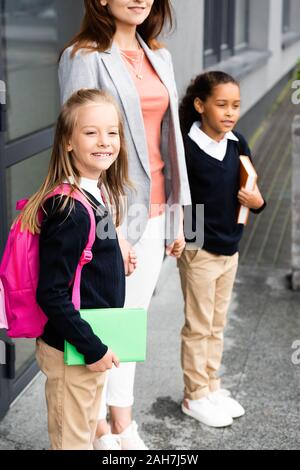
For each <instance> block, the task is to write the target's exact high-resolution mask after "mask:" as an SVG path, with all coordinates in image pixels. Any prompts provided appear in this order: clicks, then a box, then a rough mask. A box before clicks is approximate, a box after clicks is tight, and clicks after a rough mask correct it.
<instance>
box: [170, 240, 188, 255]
mask: <svg viewBox="0 0 300 470" xmlns="http://www.w3.org/2000/svg"><path fill="white" fill-rule="evenodd" d="M185 245H186V243H185V239H184V237H181V238H177V239H176V240H175V241H174V242H173V243H171V245H169V246H167V248H166V254H167V255H168V256H174V257H175V258H180V256H181V255H182V252H183V250H184V248H185Z"/></svg>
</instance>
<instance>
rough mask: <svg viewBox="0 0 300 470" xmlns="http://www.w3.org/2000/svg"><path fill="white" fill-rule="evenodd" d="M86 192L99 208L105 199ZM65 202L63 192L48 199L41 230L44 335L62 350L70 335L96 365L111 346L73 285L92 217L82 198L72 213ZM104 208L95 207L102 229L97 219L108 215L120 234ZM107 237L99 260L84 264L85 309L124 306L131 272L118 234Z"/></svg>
mask: <svg viewBox="0 0 300 470" xmlns="http://www.w3.org/2000/svg"><path fill="white" fill-rule="evenodd" d="M86 194H87V195H88V196H89V198H90V199H91V200H92V201H93V202H94V203H95V205H96V206H97V207H99V202H98V201H97V200H96V199H95V198H94V197H93V196H92V195H91V194H89V193H87V192H86ZM59 205H61V204H59V203H58V198H57V197H56V198H50V199H49V200H47V202H46V203H45V210H46V212H47V216H45V217H44V219H43V223H42V227H41V234H40V271H39V281H38V288H37V301H38V303H39V305H40V307H41V308H42V310H43V311H44V313H45V314H46V316H47V317H48V319H49V321H48V323H47V324H46V327H45V331H44V333H43V335H42V337H41V338H42V340H43V341H45V342H46V343H47V344H48V345H49V346H52V347H53V348H56V349H58V350H60V351H63V350H64V340H67V341H68V342H69V343H71V344H73V345H74V346H76V348H77V349H78V351H79V352H80V353H82V354H83V355H84V357H85V361H86V363H87V364H92V363H94V362H96V361H98V360H99V359H101V358H102V357H103V356H104V355H105V354H106V352H107V349H108V348H107V346H106V345H104V344H103V343H102V342H101V340H100V339H99V338H98V337H97V336H95V335H94V333H93V331H92V329H91V327H90V326H89V324H88V323H87V322H85V321H84V320H82V319H81V317H80V314H79V312H78V311H77V310H76V309H75V308H74V305H73V304H72V285H71V286H70V284H72V281H73V279H74V276H75V272H76V268H77V265H78V262H79V259H80V257H81V254H82V252H83V250H84V248H85V247H86V244H87V240H88V235H89V230H90V217H89V214H88V212H87V210H86V209H85V207H84V206H83V205H82V204H81V203H80V202H79V201H75V209H74V210H73V211H72V212H71V214H70V215H68V213H69V207H68V206H67V207H66V209H65V210H63V211H62V212H61V211H59V210H58V207H59ZM101 209H102V211H101V214H100V211H97V213H96V211H95V210H94V214H95V218H96V231H97V224H98V223H99V222H100V221H101V220H103V217H107V219H106V220H107V225H109V230H111V231H113V232H114V233H115V229H114V225H113V221H112V219H111V217H110V216H109V215H108V212H107V209H106V208H104V207H103V206H101ZM98 212H99V213H98ZM102 225H103V226H102ZM100 227H101V232H102V231H103V230H107V226H106V227H105V226H104V224H100ZM98 230H99V227H98ZM97 233H98V235H99V232H98V231H97ZM101 238H103V237H100V238H99V237H98V236H97V235H96V239H95V243H94V245H93V248H92V253H93V259H92V261H91V262H89V263H88V264H86V265H85V266H84V267H83V269H82V274H81V285H80V295H81V308H83V309H88V308H109V307H123V306H124V300H125V273H124V263H123V258H122V254H121V251H120V247H119V243H118V239H117V236H116V237H115V238H114V239H101Z"/></svg>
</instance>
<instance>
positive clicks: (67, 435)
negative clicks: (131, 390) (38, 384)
mask: <svg viewBox="0 0 300 470" xmlns="http://www.w3.org/2000/svg"><path fill="white" fill-rule="evenodd" d="M36 358H37V361H38V364H39V366H40V368H41V370H42V372H43V373H44V374H45V375H46V377H47V382H46V400H47V408H48V431H49V438H50V442H51V449H52V450H93V442H94V438H95V432H96V426H97V417H98V414H99V407H100V399H101V393H102V389H103V385H104V379H105V374H103V373H95V372H90V371H89V370H88V369H87V368H86V367H85V366H66V365H65V364H64V354H63V352H61V351H58V350H57V349H55V348H52V347H50V346H48V345H47V344H46V343H44V342H43V341H42V340H40V339H39V340H38V341H37V350H36Z"/></svg>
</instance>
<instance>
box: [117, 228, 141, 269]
mask: <svg viewBox="0 0 300 470" xmlns="http://www.w3.org/2000/svg"><path fill="white" fill-rule="evenodd" d="M117 234H118V240H119V245H120V249H121V253H122V257H123V261H124V269H125V276H130V275H131V274H132V273H133V272H134V271H135V269H136V267H137V256H136V253H135V251H134V249H133V248H132V246H131V245H130V243H129V242H128V241H127V240H126V238H125V237H124V235H123V233H122V230H121V228H120V227H118V228H117Z"/></svg>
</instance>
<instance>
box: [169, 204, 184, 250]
mask: <svg viewBox="0 0 300 470" xmlns="http://www.w3.org/2000/svg"><path fill="white" fill-rule="evenodd" d="M185 245H186V242H185V237H184V231H183V209H182V208H181V209H180V225H179V234H178V237H177V238H176V240H175V241H174V242H173V243H171V245H169V246H167V248H166V254H167V256H174V257H175V258H180V256H181V255H182V252H183V250H184V248H185Z"/></svg>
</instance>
